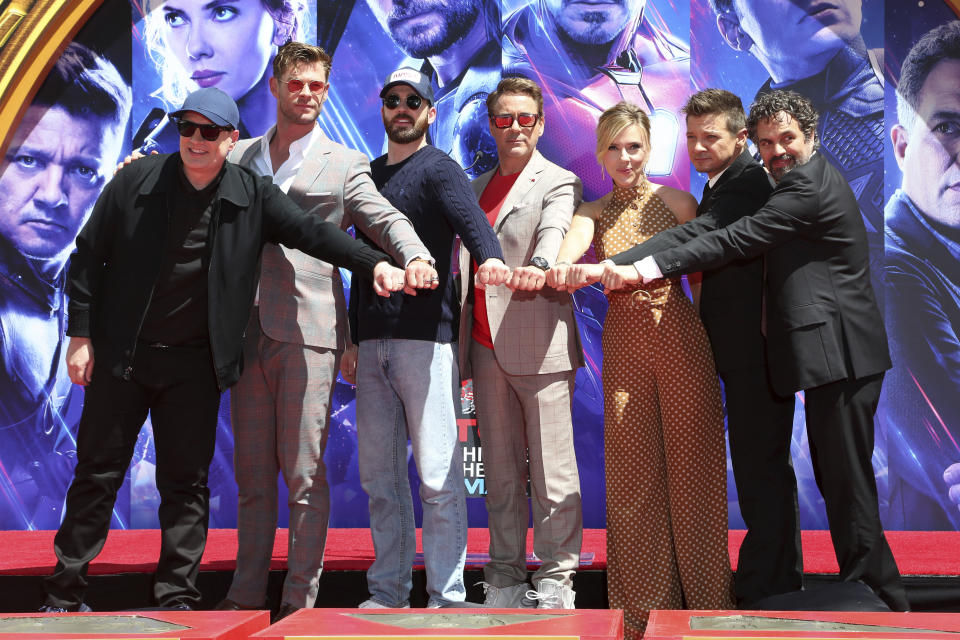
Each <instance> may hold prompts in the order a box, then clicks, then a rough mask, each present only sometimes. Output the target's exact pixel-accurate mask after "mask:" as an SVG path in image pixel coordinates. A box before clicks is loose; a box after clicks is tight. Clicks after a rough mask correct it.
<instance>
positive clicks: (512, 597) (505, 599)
mask: <svg viewBox="0 0 960 640" xmlns="http://www.w3.org/2000/svg"><path fill="white" fill-rule="evenodd" d="M477 584H479V585H482V586H483V595H484V599H483V606H485V607H496V608H498V609H521V608H524V605H523V604H522V602H521V601H522V600H523V594H524V593H526V592H527V589H529V588H530V585H529V584H527V583H526V582H521V583H520V584H515V585H513V586H510V587H495V586H493V585H492V584H490V583H489V582H478V583H477ZM536 606H537V604H536V603H535V602H534V603H532V604H529V605H526V608H528V609H532V608H534V607H536Z"/></svg>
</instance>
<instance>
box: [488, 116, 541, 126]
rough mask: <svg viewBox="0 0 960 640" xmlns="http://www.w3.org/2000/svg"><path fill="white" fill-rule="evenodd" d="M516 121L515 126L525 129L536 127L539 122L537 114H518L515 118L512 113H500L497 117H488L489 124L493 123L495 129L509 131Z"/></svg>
mask: <svg viewBox="0 0 960 640" xmlns="http://www.w3.org/2000/svg"><path fill="white" fill-rule="evenodd" d="M514 119H516V121H517V124H519V125H520V126H521V127H523V128H525V129H529V128H530V127H533V126H536V124H537V121H538V120H540V116H539V114H536V113H518V114H517V115H516V117H514V115H513V114H512V113H501V114H497V115H493V116H490V122H492V123H493V126H495V127H496V128H497V129H509V128H510V127H512V126H513V121H514Z"/></svg>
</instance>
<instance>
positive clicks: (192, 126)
mask: <svg viewBox="0 0 960 640" xmlns="http://www.w3.org/2000/svg"><path fill="white" fill-rule="evenodd" d="M176 123H177V131H179V132H180V135H181V136H183V137H184V138H192V137H193V132H194V131H196V130H197V129H199V130H200V135H201V136H203V139H204V140H206V141H207V142H213V141H214V140H216V139H217V138H219V137H220V132H221V131H233V127H221V126H220V125H219V124H200V123H198V122H190V121H189V120H177V121H176Z"/></svg>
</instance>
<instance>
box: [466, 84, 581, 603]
mask: <svg viewBox="0 0 960 640" xmlns="http://www.w3.org/2000/svg"><path fill="white" fill-rule="evenodd" d="M487 111H488V112H489V119H490V133H491V134H492V135H493V139H494V140H495V141H496V143H497V155H498V156H499V159H500V160H499V165H498V166H497V167H496V168H494V169H493V170H492V171H488V172H487V173H484V174H483V175H481V176H480V177H478V178H477V179H476V180H475V181H474V182H473V183H472V186H473V190H474V193H475V194H476V195H477V197H478V198H479V201H480V207H481V208H482V209H483V210H484V211H485V212H486V214H487V220H488V221H489V225H492V227H493V229H494V231H495V232H496V234H497V239H498V240H499V241H500V246H502V247H503V252H504V256H505V258H506V262H507V266H509V267H511V268H512V269H513V275H512V277H511V280H510V282H509V283H508V287H509V288H510V289H512V291H504V290H503V289H501V288H496V289H494V288H490V287H487V288H479V287H472V286H471V284H472V283H471V280H470V278H469V277H468V276H469V274H470V273H471V263H470V256H469V255H467V254H466V252H464V251H461V253H460V273H461V275H462V285H463V286H462V288H461V300H462V301H463V311H462V312H461V314H460V376H461V377H462V378H464V379H466V378H469V377H471V375H472V376H473V389H474V399H475V402H476V407H477V424H478V427H479V429H480V438H481V440H482V444H483V461H484V465H485V467H484V472H485V476H486V490H487V496H486V503H487V518H488V524H489V528H490V561H489V562H488V563H487V565H486V566H485V567H484V592H485V604H487V605H489V606H493V607H538V608H541V609H544V608H549V609H572V608H573V602H574V592H573V589H572V588H571V586H572V578H573V574H574V572H575V571H576V569H577V566H578V565H579V562H580V544H581V541H582V538H583V516H582V513H581V505H580V478H579V474H578V473H577V458H576V453H575V451H574V446H573V423H572V419H571V414H570V412H571V403H572V399H573V382H574V377H575V374H576V370H577V369H578V368H579V367H581V366H583V353H582V350H581V348H580V339H579V334H578V333H577V324H576V321H575V320H574V315H573V300H572V299H571V297H570V294H568V293H565V292H559V291H556V290H555V289H553V288H551V287H544V286H543V285H544V282H545V280H546V276H547V272H548V270H549V269H550V268H551V267H553V266H555V265H554V262H555V261H556V259H557V252H558V251H559V250H560V244H561V242H562V240H563V236H564V234H565V233H566V232H567V230H568V229H569V228H570V220H571V218H572V217H573V212H574V210H575V209H576V208H577V205H578V204H579V203H580V196H581V193H582V187H581V184H580V179H579V178H577V177H576V176H575V175H574V174H573V173H571V172H569V171H567V170H565V169H562V168H560V167H558V166H557V165H555V164H553V163H552V162H550V161H548V160H547V159H546V158H544V157H543V156H542V155H540V153H539V152H538V151H537V142H538V141H539V140H540V136H541V135H542V134H543V131H544V121H543V94H542V93H541V91H540V87H539V86H538V85H537V84H536V83H535V82H533V81H532V80H528V79H526V78H504V79H503V80H501V81H500V84H499V85H498V86H497V89H496V91H494V92H493V93H491V94H490V95H489V96H488V97H487ZM528 458H529V468H528V464H527V461H528ZM528 477H529V481H530V498H531V500H530V504H531V507H532V509H533V548H534V551H535V553H536V554H537V557H538V558H540V559H541V560H542V561H543V564H542V565H541V566H540V568H539V569H537V571H536V572H535V573H534V574H533V578H532V582H533V585H534V587H535V589H534V590H530V591H528V589H530V584H529V583H528V582H527V557H526V550H527V544H526V541H527V517H528V516H527V496H526V489H527V479H528Z"/></svg>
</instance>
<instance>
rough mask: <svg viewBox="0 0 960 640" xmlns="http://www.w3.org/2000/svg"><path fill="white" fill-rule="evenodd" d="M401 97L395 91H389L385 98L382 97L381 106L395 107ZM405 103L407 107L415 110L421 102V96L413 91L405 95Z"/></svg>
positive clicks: (397, 105) (398, 104)
mask: <svg viewBox="0 0 960 640" xmlns="http://www.w3.org/2000/svg"><path fill="white" fill-rule="evenodd" d="M402 100H403V99H402V98H401V97H400V96H398V95H397V94H395V93H391V94H390V95H388V96H387V97H386V98H384V99H383V106H385V107H386V108H387V109H396V108H397V107H399V106H400V102H401V101H402ZM404 102H406V103H407V108H408V109H410V110H411V111H416V110H417V109H419V108H420V105H422V104H423V98H421V97H420V96H418V95H417V94H415V93H411V94H410V95H408V96H407V99H406V100H405V101H404Z"/></svg>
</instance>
